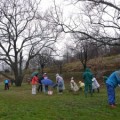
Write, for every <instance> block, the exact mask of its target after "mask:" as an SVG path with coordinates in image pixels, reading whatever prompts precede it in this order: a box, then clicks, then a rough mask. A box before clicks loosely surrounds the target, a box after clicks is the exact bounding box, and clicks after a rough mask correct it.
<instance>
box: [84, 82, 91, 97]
mask: <svg viewBox="0 0 120 120" xmlns="http://www.w3.org/2000/svg"><path fill="white" fill-rule="evenodd" d="M84 90H85V96H87V94H88V92H90V94H91V96H92V84H85V89H84Z"/></svg>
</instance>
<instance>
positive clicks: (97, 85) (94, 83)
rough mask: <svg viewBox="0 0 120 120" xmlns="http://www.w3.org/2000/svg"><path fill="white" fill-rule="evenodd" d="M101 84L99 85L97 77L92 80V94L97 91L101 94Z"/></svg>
mask: <svg viewBox="0 0 120 120" xmlns="http://www.w3.org/2000/svg"><path fill="white" fill-rule="evenodd" d="M99 88H100V84H99V83H98V81H97V79H96V78H95V77H93V79H92V92H93V93H94V92H95V89H97V92H98V93H99V92H100V89H99Z"/></svg>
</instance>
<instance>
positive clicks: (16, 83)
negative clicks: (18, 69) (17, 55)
mask: <svg viewBox="0 0 120 120" xmlns="http://www.w3.org/2000/svg"><path fill="white" fill-rule="evenodd" d="M22 81H23V77H21V76H18V77H16V78H15V85H16V86H18V87H19V86H21V84H22Z"/></svg>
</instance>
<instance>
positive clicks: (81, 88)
mask: <svg viewBox="0 0 120 120" xmlns="http://www.w3.org/2000/svg"><path fill="white" fill-rule="evenodd" d="M84 87H85V84H84V83H83V82H82V81H79V89H80V90H84Z"/></svg>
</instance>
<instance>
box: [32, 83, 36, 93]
mask: <svg viewBox="0 0 120 120" xmlns="http://www.w3.org/2000/svg"><path fill="white" fill-rule="evenodd" d="M32 94H33V95H35V94H36V85H32Z"/></svg>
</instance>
